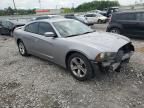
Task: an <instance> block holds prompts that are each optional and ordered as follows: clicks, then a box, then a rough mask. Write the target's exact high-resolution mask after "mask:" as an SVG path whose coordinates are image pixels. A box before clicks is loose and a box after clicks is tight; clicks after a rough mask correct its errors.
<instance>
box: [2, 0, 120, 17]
mask: <svg viewBox="0 0 144 108" xmlns="http://www.w3.org/2000/svg"><path fill="white" fill-rule="evenodd" d="M119 5H120V4H119V2H118V1H117V0H115V1H109V0H107V1H106V0H101V1H99V0H94V1H92V2H87V3H83V4H81V5H79V6H77V7H76V8H62V9H63V11H64V13H71V12H86V11H91V10H95V9H98V10H103V9H104V8H108V7H112V6H119ZM28 14H35V9H27V10H26V9H17V10H15V9H12V8H11V7H8V8H6V9H4V10H0V16H5V15H28Z"/></svg>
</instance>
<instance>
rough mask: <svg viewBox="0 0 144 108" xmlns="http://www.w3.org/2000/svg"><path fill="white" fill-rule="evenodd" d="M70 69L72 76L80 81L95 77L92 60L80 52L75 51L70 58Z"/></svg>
mask: <svg viewBox="0 0 144 108" xmlns="http://www.w3.org/2000/svg"><path fill="white" fill-rule="evenodd" d="M67 63H68V69H69V70H70V72H71V74H72V76H73V77H74V78H76V79H77V80H79V81H85V80H89V79H91V78H92V77H94V74H93V69H92V66H91V63H90V61H89V60H88V59H87V58H86V57H85V56H84V55H82V54H80V53H74V54H72V55H71V56H70V57H69V58H68V62H67Z"/></svg>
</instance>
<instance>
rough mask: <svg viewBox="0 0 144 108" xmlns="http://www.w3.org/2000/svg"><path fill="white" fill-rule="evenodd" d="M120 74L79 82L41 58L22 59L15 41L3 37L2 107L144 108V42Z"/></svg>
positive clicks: (136, 42)
mask: <svg viewBox="0 0 144 108" xmlns="http://www.w3.org/2000/svg"><path fill="white" fill-rule="evenodd" d="M133 43H134V45H135V47H136V52H135V54H134V56H133V57H132V59H131V61H130V63H129V64H128V65H127V66H125V67H123V68H122V69H121V72H120V73H116V72H113V73H107V74H101V75H99V76H98V77H96V78H95V79H92V80H91V81H85V82H79V81H77V80H75V79H74V78H73V77H72V76H71V75H70V73H69V72H68V71H67V70H65V69H63V68H61V67H59V66H57V65H55V64H52V63H50V62H48V61H44V60H42V59H39V58H37V57H33V56H30V57H22V56H20V54H19V53H18V50H17V46H16V44H15V42H14V39H13V38H9V37H2V36H0V108H144V40H134V39H133Z"/></svg>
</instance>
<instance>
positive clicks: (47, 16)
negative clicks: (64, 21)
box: [32, 15, 62, 21]
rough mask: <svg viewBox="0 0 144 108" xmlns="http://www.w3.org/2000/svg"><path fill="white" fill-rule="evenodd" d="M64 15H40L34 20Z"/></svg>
mask: <svg viewBox="0 0 144 108" xmlns="http://www.w3.org/2000/svg"><path fill="white" fill-rule="evenodd" d="M60 17H62V16H60V15H45V16H38V17H36V18H33V19H32V21H34V20H42V19H50V18H60Z"/></svg>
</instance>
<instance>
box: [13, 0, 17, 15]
mask: <svg viewBox="0 0 144 108" xmlns="http://www.w3.org/2000/svg"><path fill="white" fill-rule="evenodd" d="M13 5H14V10H15V13H16V14H17V8H16V4H15V1H14V0H13Z"/></svg>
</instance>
